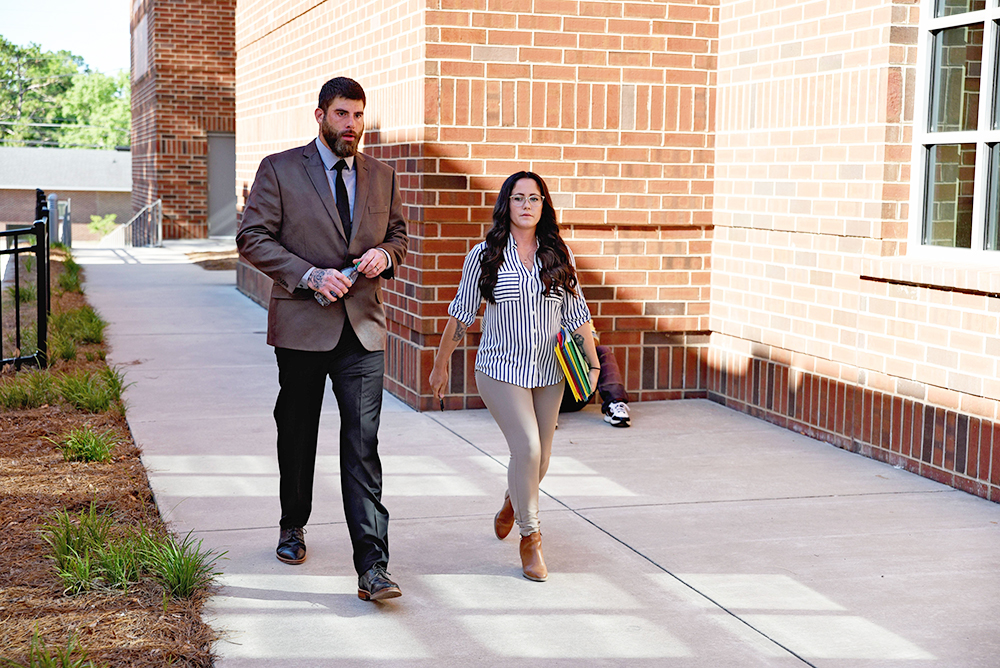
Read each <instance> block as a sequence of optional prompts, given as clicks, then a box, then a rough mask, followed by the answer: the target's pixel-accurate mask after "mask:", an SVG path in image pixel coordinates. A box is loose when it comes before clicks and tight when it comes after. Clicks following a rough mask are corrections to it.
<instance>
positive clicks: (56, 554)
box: [41, 503, 225, 598]
mask: <svg viewBox="0 0 1000 668" xmlns="http://www.w3.org/2000/svg"><path fill="white" fill-rule="evenodd" d="M41 531H42V539H43V540H44V541H45V542H46V543H47V544H48V546H49V551H50V554H49V558H50V559H52V561H53V564H54V565H55V569H56V573H57V574H58V575H59V578H60V579H61V580H62V583H63V590H64V592H65V593H66V594H68V595H73V594H79V593H82V592H86V591H89V590H91V589H94V588H102V589H128V587H129V586H130V585H132V584H134V583H137V582H139V581H140V580H141V579H142V578H144V577H146V578H150V579H152V580H154V581H156V582H158V583H159V584H160V586H161V587H163V591H164V594H165V595H166V596H170V597H173V598H190V597H191V596H193V595H194V594H195V593H196V592H198V591H199V590H201V589H205V588H207V587H209V586H211V584H212V581H213V580H214V579H215V577H216V576H217V575H219V571H218V570H216V564H217V563H218V561H219V559H221V558H222V557H223V556H224V555H225V553H224V552H223V553H221V554H219V553H215V552H213V551H211V550H206V549H202V542H201V541H200V540H198V541H195V540H194V538H192V537H191V534H190V533H188V535H187V536H185V537H184V538H183V539H178V538H175V537H174V536H173V535H171V534H166V533H165V534H156V533H152V532H150V531H149V530H147V529H146V528H145V527H144V526H142V525H139V526H138V527H115V525H114V521H113V518H112V517H111V516H110V515H109V514H108V513H106V512H98V511H97V507H96V504H93V503H92V504H91V505H90V509H89V510H86V511H81V512H79V513H69V512H67V511H62V512H58V513H55V514H54V515H53V516H52V519H51V520H50V522H49V523H48V524H47V525H45V526H44V527H43V528H42V530H41Z"/></svg>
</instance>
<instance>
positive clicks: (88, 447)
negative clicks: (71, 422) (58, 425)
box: [49, 427, 118, 462]
mask: <svg viewBox="0 0 1000 668" xmlns="http://www.w3.org/2000/svg"><path fill="white" fill-rule="evenodd" d="M49 440H50V441H52V442H53V443H55V444H56V447H57V448H59V450H60V451H61V452H62V454H63V459H64V460H65V461H68V462H106V461H108V460H109V459H111V453H112V452H113V451H114V449H115V446H117V445H118V439H117V438H116V437H115V434H114V432H112V431H110V430H108V431H102V432H97V431H94V430H93V429H90V428H89V427H82V428H80V429H73V430H72V431H70V432H69V433H68V434H65V435H64V436H63V437H62V439H60V440H59V441H55V440H53V439H49Z"/></svg>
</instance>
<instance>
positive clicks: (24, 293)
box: [7, 281, 38, 304]
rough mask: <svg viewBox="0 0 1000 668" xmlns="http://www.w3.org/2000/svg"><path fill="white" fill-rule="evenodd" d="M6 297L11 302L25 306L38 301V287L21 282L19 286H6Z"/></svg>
mask: <svg viewBox="0 0 1000 668" xmlns="http://www.w3.org/2000/svg"><path fill="white" fill-rule="evenodd" d="M7 295H8V296H9V297H10V298H11V299H12V300H13V301H17V302H20V303H22V304H27V303H29V302H33V301H35V300H36V299H38V286H37V285H35V284H34V283H29V282H27V281H21V284H20V285H8V286H7Z"/></svg>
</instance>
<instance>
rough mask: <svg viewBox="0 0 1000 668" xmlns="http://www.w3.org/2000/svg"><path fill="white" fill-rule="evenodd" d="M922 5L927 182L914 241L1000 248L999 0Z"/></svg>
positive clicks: (919, 117) (918, 158) (918, 121)
mask: <svg viewBox="0 0 1000 668" xmlns="http://www.w3.org/2000/svg"><path fill="white" fill-rule="evenodd" d="M923 9H924V10H925V16H926V18H924V19H922V21H921V32H922V35H923V42H922V44H921V47H922V48H921V52H920V61H919V68H920V73H921V79H922V84H923V85H922V90H923V91H924V94H923V95H921V97H920V98H918V99H920V100H924V103H923V108H922V109H920V106H921V105H920V104H919V103H918V112H917V114H916V118H915V119H914V120H915V142H916V149H915V162H916V165H917V169H916V170H915V177H916V180H915V181H914V185H917V184H922V186H923V187H922V188H915V200H914V203H915V204H916V205H917V206H916V207H915V209H916V210H917V211H919V213H920V219H919V220H920V224H919V226H913V227H914V229H913V230H912V231H911V242H912V243H911V247H917V248H920V249H922V250H925V251H930V252H938V253H939V254H945V253H948V252H954V251H944V250H943V249H961V250H966V251H979V252H985V251H996V250H1000V212H998V203H997V199H998V196H1000V100H998V92H997V91H998V90H1000V67H998V62H1000V46H998V45H1000V0H924V8H923ZM928 14H929V16H928ZM919 94H920V93H919V92H918V95H919ZM916 196H919V197H920V201H919V202H918V200H917V199H916Z"/></svg>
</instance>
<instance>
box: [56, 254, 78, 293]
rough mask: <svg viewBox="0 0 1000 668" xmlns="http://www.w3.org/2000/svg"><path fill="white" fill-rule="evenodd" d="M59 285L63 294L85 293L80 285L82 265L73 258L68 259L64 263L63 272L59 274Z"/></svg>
mask: <svg viewBox="0 0 1000 668" xmlns="http://www.w3.org/2000/svg"><path fill="white" fill-rule="evenodd" d="M57 283H58V284H59V288H60V289H61V290H62V291H63V292H83V288H82V286H81V285H80V265H79V264H77V262H76V260H74V259H73V258H72V257H67V258H66V260H65V261H64V262H63V272H62V273H61V274H59V278H58V279H57Z"/></svg>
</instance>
